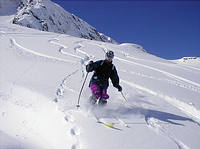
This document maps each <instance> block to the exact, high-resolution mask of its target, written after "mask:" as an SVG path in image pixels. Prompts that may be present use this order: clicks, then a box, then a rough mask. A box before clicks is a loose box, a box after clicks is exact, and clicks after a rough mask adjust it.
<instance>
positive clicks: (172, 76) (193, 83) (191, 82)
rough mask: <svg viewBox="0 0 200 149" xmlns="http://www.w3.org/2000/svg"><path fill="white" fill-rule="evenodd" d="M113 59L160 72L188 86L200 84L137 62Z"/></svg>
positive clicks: (199, 85) (118, 58)
mask: <svg viewBox="0 0 200 149" xmlns="http://www.w3.org/2000/svg"><path fill="white" fill-rule="evenodd" d="M115 59H117V60H119V61H121V62H125V63H130V64H135V65H138V66H141V67H144V68H147V69H151V70H154V71H157V72H160V73H162V74H164V75H166V76H168V77H171V78H173V79H174V78H176V79H178V80H182V81H184V82H187V83H190V84H192V85H195V86H198V87H200V84H199V83H196V82H193V81H191V80H188V79H185V78H183V77H180V76H177V75H174V74H172V73H169V72H166V71H164V70H160V69H158V68H154V67H151V66H147V65H144V64H139V63H137V62H132V61H129V60H125V59H123V58H120V57H115Z"/></svg>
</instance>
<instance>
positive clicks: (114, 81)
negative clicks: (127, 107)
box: [110, 67, 122, 92]
mask: <svg viewBox="0 0 200 149" xmlns="http://www.w3.org/2000/svg"><path fill="white" fill-rule="evenodd" d="M110 79H111V81H112V84H113V86H114V87H116V88H117V89H118V91H120V92H121V91H122V87H121V86H120V85H119V76H118V74H117V70H116V68H115V67H114V69H113V71H112V74H111V77H110Z"/></svg>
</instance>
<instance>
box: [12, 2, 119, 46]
mask: <svg viewBox="0 0 200 149" xmlns="http://www.w3.org/2000/svg"><path fill="white" fill-rule="evenodd" d="M13 23H14V24H19V25H22V26H26V27H29V28H35V29H39V30H42V31H49V32H56V33H64V34H68V35H72V36H75V37H81V38H86V39H91V40H98V41H103V42H110V43H117V42H116V41H114V40H113V39H111V38H110V37H107V36H106V35H104V34H102V33H99V32H98V31H97V30H96V29H95V28H94V27H92V26H91V25H89V24H88V23H87V22H85V21H83V20H81V19H80V18H78V17H76V16H75V15H73V14H70V13H69V12H67V11H65V10H64V9H63V8H62V7H60V6H59V5H57V4H55V3H53V2H51V1H50V0H27V1H26V0H23V1H22V0H21V1H20V4H19V11H18V13H17V14H16V16H15V17H14V19H13Z"/></svg>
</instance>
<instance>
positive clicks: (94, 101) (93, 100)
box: [89, 96, 97, 105]
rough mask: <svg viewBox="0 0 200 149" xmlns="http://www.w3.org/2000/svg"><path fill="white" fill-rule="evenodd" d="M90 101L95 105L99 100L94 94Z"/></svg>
mask: <svg viewBox="0 0 200 149" xmlns="http://www.w3.org/2000/svg"><path fill="white" fill-rule="evenodd" d="M89 102H90V103H91V104H92V105H95V104H96V102H97V99H96V97H94V96H90V98H89Z"/></svg>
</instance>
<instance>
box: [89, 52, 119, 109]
mask: <svg viewBox="0 0 200 149" xmlns="http://www.w3.org/2000/svg"><path fill="white" fill-rule="evenodd" d="M113 58H114V52H113V51H108V52H106V55H105V60H98V61H96V62H93V61H90V62H89V64H88V65H86V71H87V72H92V71H94V74H93V76H92V78H91V80H90V84H89V87H90V89H91V92H92V96H91V97H90V102H91V103H92V104H95V103H96V102H97V100H98V99H99V105H106V104H107V99H108V98H109V95H108V94H107V88H108V86H109V78H110V79H111V81H112V84H113V86H114V87H116V88H117V89H118V91H120V92H121V91H122V87H121V86H120V85H119V76H118V74H117V70H116V68H115V66H114V65H113V64H112V60H113Z"/></svg>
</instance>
